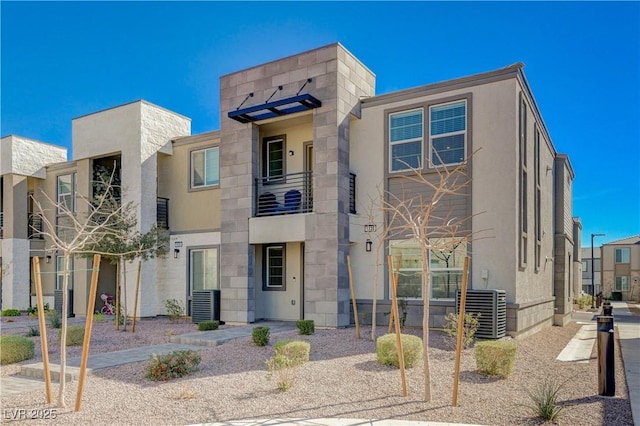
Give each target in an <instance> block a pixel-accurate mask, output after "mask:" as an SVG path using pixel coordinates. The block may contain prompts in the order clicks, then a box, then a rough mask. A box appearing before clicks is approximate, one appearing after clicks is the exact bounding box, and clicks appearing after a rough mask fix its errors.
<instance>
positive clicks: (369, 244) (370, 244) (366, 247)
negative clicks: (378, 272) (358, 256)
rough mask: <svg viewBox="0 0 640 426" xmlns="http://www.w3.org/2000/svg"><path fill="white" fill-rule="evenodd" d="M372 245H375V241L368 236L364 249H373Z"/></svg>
mask: <svg viewBox="0 0 640 426" xmlns="http://www.w3.org/2000/svg"><path fill="white" fill-rule="evenodd" d="M372 246H373V242H372V241H371V240H370V239H368V238H367V241H366V242H365V243H364V249H365V250H366V251H371V247H372Z"/></svg>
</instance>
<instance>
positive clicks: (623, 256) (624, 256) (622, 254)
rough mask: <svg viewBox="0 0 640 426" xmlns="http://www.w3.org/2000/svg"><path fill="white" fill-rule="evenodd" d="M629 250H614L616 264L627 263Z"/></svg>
mask: <svg viewBox="0 0 640 426" xmlns="http://www.w3.org/2000/svg"><path fill="white" fill-rule="evenodd" d="M630 257H631V249H630V248H629V247H625V248H617V249H616V263H629V259H630Z"/></svg>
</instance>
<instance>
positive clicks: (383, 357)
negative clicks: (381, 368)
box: [376, 334, 422, 368]
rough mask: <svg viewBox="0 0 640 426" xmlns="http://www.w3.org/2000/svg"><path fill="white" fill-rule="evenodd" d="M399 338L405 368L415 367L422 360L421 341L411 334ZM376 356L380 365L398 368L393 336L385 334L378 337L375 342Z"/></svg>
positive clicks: (398, 363)
mask: <svg viewBox="0 0 640 426" xmlns="http://www.w3.org/2000/svg"><path fill="white" fill-rule="evenodd" d="M400 338H401V339H402V352H403V353H404V366H405V368H411V367H415V365H416V364H417V363H418V361H419V360H420V359H421V358H422V339H421V338H419V337H418V336H413V335H411V334H401V335H400ZM376 356H377V357H378V362H379V363H380V364H383V365H392V366H395V367H399V366H400V361H399V358H398V348H397V337H396V335H395V334H385V335H384V336H380V337H378V339H377V340H376Z"/></svg>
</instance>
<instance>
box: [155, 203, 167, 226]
mask: <svg viewBox="0 0 640 426" xmlns="http://www.w3.org/2000/svg"><path fill="white" fill-rule="evenodd" d="M156 223H157V225H158V228H160V229H169V199H168V198H162V197H157V198H156Z"/></svg>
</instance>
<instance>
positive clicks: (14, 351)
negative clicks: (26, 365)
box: [0, 335, 35, 365]
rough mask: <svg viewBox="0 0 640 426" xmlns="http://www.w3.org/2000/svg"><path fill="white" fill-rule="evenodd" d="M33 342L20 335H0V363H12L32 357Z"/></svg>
mask: <svg viewBox="0 0 640 426" xmlns="http://www.w3.org/2000/svg"><path fill="white" fill-rule="evenodd" d="M34 348H35V344H34V343H33V341H31V340H29V339H27V338H26V337H22V336H13V335H7V336H1V337H0V364H2V365H7V364H14V363H16V362H20V361H24V360H25V359H31V358H33V351H34Z"/></svg>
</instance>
